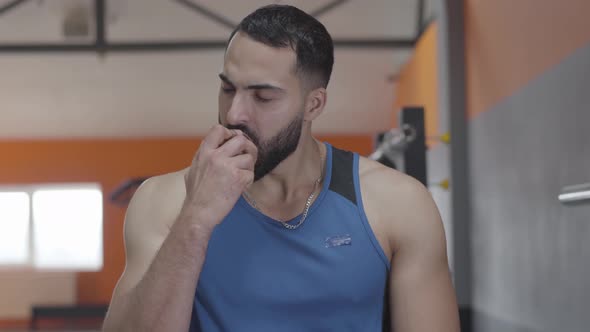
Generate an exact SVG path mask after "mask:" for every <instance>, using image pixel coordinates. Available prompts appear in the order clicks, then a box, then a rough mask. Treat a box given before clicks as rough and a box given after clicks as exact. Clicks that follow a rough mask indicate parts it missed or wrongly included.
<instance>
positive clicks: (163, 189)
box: [125, 170, 186, 234]
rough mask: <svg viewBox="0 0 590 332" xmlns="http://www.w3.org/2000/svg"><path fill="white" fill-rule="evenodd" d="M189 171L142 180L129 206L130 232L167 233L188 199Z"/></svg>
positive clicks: (127, 228) (127, 218)
mask: <svg viewBox="0 0 590 332" xmlns="http://www.w3.org/2000/svg"><path fill="white" fill-rule="evenodd" d="M185 172H186V170H181V171H177V172H172V173H167V174H164V175H158V176H154V177H151V178H149V179H147V180H146V181H144V182H143V183H142V184H141V186H140V187H139V188H138V189H137V191H136V192H135V194H134V195H133V198H132V199H131V202H130V203H129V206H128V208H127V216H126V220H125V232H126V233H128V232H129V231H131V232H134V231H137V232H150V233H160V234H161V233H167V231H168V229H169V228H170V226H171V224H172V223H173V222H174V220H175V219H176V217H177V215H178V213H179V211H180V208H181V206H182V203H183V201H184V196H185V187H184V174H185Z"/></svg>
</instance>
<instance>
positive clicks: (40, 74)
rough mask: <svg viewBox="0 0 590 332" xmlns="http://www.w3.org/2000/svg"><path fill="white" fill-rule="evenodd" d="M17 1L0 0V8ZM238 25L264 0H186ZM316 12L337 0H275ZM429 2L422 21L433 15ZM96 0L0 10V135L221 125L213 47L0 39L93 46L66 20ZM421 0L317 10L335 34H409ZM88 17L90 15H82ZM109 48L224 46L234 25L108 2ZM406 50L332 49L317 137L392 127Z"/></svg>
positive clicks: (143, 2)
mask: <svg viewBox="0 0 590 332" xmlns="http://www.w3.org/2000/svg"><path fill="white" fill-rule="evenodd" d="M13 2H14V0H0V9H1V8H2V7H3V6H5V5H7V4H10V3H13ZM192 2H193V3H195V4H198V5H199V6H200V7H202V8H206V9H208V10H209V11H211V12H214V13H217V14H218V15H219V16H222V17H223V18H224V19H225V20H227V21H230V22H234V23H235V22H239V21H240V19H241V18H242V17H243V16H245V15H247V14H248V13H249V12H251V11H252V10H254V9H255V8H257V7H259V6H262V5H265V4H268V3H271V2H272V1H259V0H247V1H245V0H241V1H230V0H192ZM274 2H281V3H289V4H294V5H296V6H298V7H299V8H301V9H303V10H305V11H307V12H313V11H315V10H317V9H319V8H322V7H323V6H326V5H330V4H333V3H335V2H334V1H328V0H321V1H310V0H299V1H274ZM433 3H434V1H427V2H426V6H425V17H426V18H428V17H432V16H433V15H434V12H435V11H434V6H433ZM80 5H82V8H84V6H86V8H89V9H93V1H92V0H31V1H24V2H23V3H22V4H20V5H19V6H15V7H14V8H12V9H11V10H9V11H5V12H4V13H2V14H1V15H0V73H1V75H0V98H1V99H0V100H1V103H0V105H1V107H0V138H3V139H7V138H72V137H93V138H95V137H153V136H194V135H202V134H204V133H205V131H206V130H207V129H208V128H209V127H210V126H211V125H212V124H214V123H216V121H217V89H218V78H217V74H218V72H219V70H220V68H221V65H222V56H223V49H222V48H220V47H214V48H201V49H185V50H177V51H162V50H159V51H155V50H154V51H147V50H144V51H142V52H112V53H111V52H107V53H106V54H98V53H96V52H93V51H79V52H56V51H53V52H39V51H37V52H33V51H31V50H30V49H29V50H27V51H24V50H21V51H18V52H16V51H10V52H8V51H6V50H3V49H2V46H3V45H21V46H23V45H29V46H30V45H33V46H34V45H39V44H52V45H55V44H60V45H63V44H64V43H66V44H81V43H93V42H94V39H95V31H94V29H93V27H94V25H91V30H92V31H90V35H89V36H88V37H82V38H80V37H78V38H73V39H72V38H66V37H64V34H63V30H62V24H63V21H64V16H65V15H66V13H67V12H68V11H69V10H71V9H72V8H73V7H76V6H80ZM417 8H418V6H417V0H364V1H360V0H350V1H342V3H341V4H339V5H338V6H335V7H334V8H332V10H330V11H328V12H325V13H324V14H323V15H320V16H318V19H320V21H322V23H324V24H325V25H326V27H327V28H328V31H330V33H331V34H332V37H333V39H334V40H344V39H347V40H350V39H353V40H375V39H378V40H412V39H413V38H414V37H415V36H416V34H417V26H418V23H417V20H418V15H417ZM90 14H91V15H93V13H92V12H91V13H90ZM105 17H106V24H105V35H106V40H107V41H108V42H109V43H131V42H144V43H150V42H153V41H159V42H177V41H188V40H190V41H219V42H222V41H225V40H226V39H227V37H228V35H229V33H230V32H231V30H230V29H229V28H228V27H227V26H224V25H223V24H220V23H219V22H216V21H214V20H212V19H210V18H208V17H206V16H205V15H202V14H201V13H198V12H196V11H194V10H190V9H189V8H187V7H186V6H183V5H181V4H179V3H178V1H173V0H111V1H109V0H107V1H106V15H105ZM410 54H411V49H410V48H407V47H406V48H395V47H391V46H388V47H344V46H343V47H337V48H336V51H335V65H334V73H333V76H332V80H331V83H330V86H329V87H328V105H327V108H326V111H325V112H324V114H323V115H322V116H321V117H320V118H319V119H318V120H316V122H315V123H314V131H315V132H317V133H322V134H367V133H371V134H372V133H376V132H378V131H382V130H385V129H388V127H389V124H390V123H391V117H392V105H393V100H394V87H393V83H392V81H391V80H389V79H388V77H389V76H391V75H392V74H395V73H396V72H397V71H398V70H399V68H400V67H401V66H402V65H403V64H404V62H405V61H407V59H408V56H409V55H410Z"/></svg>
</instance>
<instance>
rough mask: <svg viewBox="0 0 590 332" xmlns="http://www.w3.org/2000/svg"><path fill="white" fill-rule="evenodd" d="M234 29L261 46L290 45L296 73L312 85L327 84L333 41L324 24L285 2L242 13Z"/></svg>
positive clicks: (330, 68) (331, 64) (321, 85)
mask: <svg viewBox="0 0 590 332" xmlns="http://www.w3.org/2000/svg"><path fill="white" fill-rule="evenodd" d="M237 32H243V33H245V34H246V35H248V37H250V38H252V39H254V40H256V41H258V42H260V43H263V44H265V45H268V46H271V47H275V48H282V47H291V48H292V49H293V51H295V53H296V54H297V63H296V69H295V70H296V73H298V74H303V75H301V77H303V78H304V79H306V80H308V81H309V82H310V83H311V85H312V86H313V88H318V87H324V88H325V87H327V86H328V82H329V81H330V76H331V75H332V67H333V65H334V44H333V42H332V37H331V36H330V34H329V33H328V30H326V27H324V25H323V24H322V23H320V22H319V21H318V20H317V19H315V18H314V17H313V16H311V15H309V14H307V13H305V12H304V11H302V10H300V9H298V8H296V7H293V6H289V5H268V6H264V7H261V8H259V9H257V10H256V11H254V12H252V13H251V14H250V15H248V16H246V17H245V18H244V19H243V20H242V21H241V22H240V24H238V26H237V27H236V29H235V30H234V31H233V32H232V33H231V35H230V37H229V40H228V45H229V42H230V41H231V40H232V38H233V37H234V36H235V34H236V33H237Z"/></svg>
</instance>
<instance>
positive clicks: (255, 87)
mask: <svg viewBox="0 0 590 332" xmlns="http://www.w3.org/2000/svg"><path fill="white" fill-rule="evenodd" d="M219 78H220V79H221V80H222V81H224V82H225V83H227V84H229V85H231V86H235V84H234V83H233V82H232V81H231V80H230V79H229V78H228V77H227V76H225V75H224V74H219ZM246 89H248V90H276V91H281V92H284V91H285V89H283V88H279V87H278V86H275V85H272V84H266V83H262V84H251V85H248V86H247V87H246Z"/></svg>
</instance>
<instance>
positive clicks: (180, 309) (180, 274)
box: [103, 217, 212, 332]
mask: <svg viewBox="0 0 590 332" xmlns="http://www.w3.org/2000/svg"><path fill="white" fill-rule="evenodd" d="M188 219H189V218H188V217H180V218H179V219H178V220H177V222H175V223H174V225H173V226H172V229H171V230H170V233H169V235H168V237H167V238H166V240H165V241H164V243H163V244H162V246H161V248H160V250H159V251H158V253H157V254H156V256H155V258H154V260H153V262H152V264H151V265H150V268H149V269H148V271H147V272H146V274H145V275H144V277H143V278H142V280H141V281H140V282H139V283H138V284H137V286H136V287H135V288H133V290H132V291H130V292H129V293H128V294H124V295H123V296H121V297H120V298H119V299H118V301H116V302H114V303H112V304H111V306H112V308H110V309H109V316H110V317H107V319H106V320H105V324H104V328H103V331H172V332H173V331H183V332H185V331H188V329H189V325H190V319H191V310H192V307H193V301H194V294H195V289H196V285H197V282H198V280H199V275H200V273H201V268H202V266H203V263H204V261H205V254H206V250H207V245H208V242H209V237H210V234H211V231H212V229H208V228H206V227H199V226H198V225H196V224H195V223H194V222H190V221H189V220H188Z"/></svg>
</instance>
